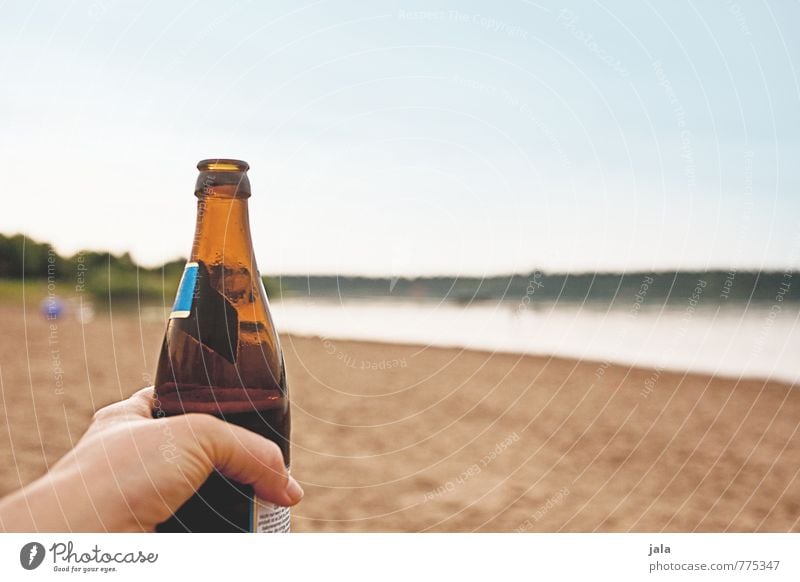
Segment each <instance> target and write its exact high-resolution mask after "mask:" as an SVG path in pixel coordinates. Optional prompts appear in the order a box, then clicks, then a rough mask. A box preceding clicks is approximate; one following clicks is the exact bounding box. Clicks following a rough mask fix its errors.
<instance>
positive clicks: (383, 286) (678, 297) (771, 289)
mask: <svg viewBox="0 0 800 582" xmlns="http://www.w3.org/2000/svg"><path fill="white" fill-rule="evenodd" d="M796 279H797V280H796ZM274 282H275V284H276V285H277V286H279V288H280V290H281V293H282V294H283V295H284V296H299V295H305V296H309V297H320V298H323V297H329V298H336V297H341V298H344V299H355V298H379V299H390V298H419V299H429V300H436V301H455V302H459V303H470V302H473V301H499V300H505V301H509V302H513V303H518V304H519V305H520V306H523V307H527V306H532V305H535V304H536V303H551V302H554V301H558V302H562V301H563V302H577V303H582V302H590V303H601V304H604V305H609V306H612V305H613V306H617V307H625V306H631V305H633V304H634V303H639V304H647V305H664V304H676V305H677V304H688V303H689V302H690V300H693V303H706V304H719V303H727V302H730V303H734V302H736V303H742V302H759V303H761V302H764V303H779V302H784V301H786V302H790V301H800V276H797V277H796V276H795V274H794V273H792V272H785V273H784V272H762V273H757V272H750V271H739V272H735V271H729V272H725V271H708V272H699V271H698V272H693V271H683V272H658V273H626V274H619V273H596V274H591V273H586V274H557V273H541V272H533V273H529V274H522V275H507V276H498V277H488V278H479V277H425V278H416V279H388V278H385V279H383V278H381V279H378V278H364V277H335V276H325V277H322V276H311V277H304V276H281V277H275V278H274ZM693 298H694V299H693Z"/></svg>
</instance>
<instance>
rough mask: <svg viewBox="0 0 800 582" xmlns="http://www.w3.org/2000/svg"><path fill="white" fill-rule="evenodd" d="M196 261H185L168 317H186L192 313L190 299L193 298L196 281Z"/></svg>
mask: <svg viewBox="0 0 800 582" xmlns="http://www.w3.org/2000/svg"><path fill="white" fill-rule="evenodd" d="M197 270H198V264H197V263H186V267H185V268H184V269H183V276H182V277H181V282H180V284H179V285H178V295H177V296H176V297H175V303H174V304H173V305H172V313H170V314H169V318H170V319H176V318H181V319H182V318H186V317H189V315H190V314H191V313H192V301H193V300H194V288H195V284H196V283H197Z"/></svg>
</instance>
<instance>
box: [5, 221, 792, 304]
mask: <svg viewBox="0 0 800 582" xmlns="http://www.w3.org/2000/svg"><path fill="white" fill-rule="evenodd" d="M184 264H185V259H178V260H175V261H171V262H168V263H165V264H164V265H162V266H160V267H156V268H144V267H141V266H139V265H137V264H136V263H135V262H134V261H133V259H132V258H131V257H130V255H129V254H127V253H126V254H122V255H114V254H111V253H108V252H106V253H103V252H97V251H83V252H79V253H76V254H75V255H72V256H70V257H64V256H61V255H59V254H58V253H57V252H56V251H55V250H54V249H53V247H52V246H51V245H49V244H47V243H41V242H36V241H33V240H31V239H30V238H28V237H25V236H23V235H14V236H4V235H0V279H5V280H17V281H18V280H20V279H22V278H23V277H24V278H25V279H26V281H28V282H30V283H32V284H33V283H36V282H40V283H46V284H48V285H50V284H53V285H55V286H56V287H57V288H58V290H59V293H62V294H67V295H74V294H78V293H87V294H89V295H91V296H92V297H94V298H95V299H97V300H100V301H108V300H128V299H130V300H134V299H138V300H155V299H158V300H159V301H165V302H167V303H169V302H171V301H172V298H173V297H174V295H175V290H176V289H177V286H178V281H179V280H180V277H181V273H182V271H183V267H184ZM264 284H265V286H266V287H267V292H268V293H269V295H270V296H271V297H273V298H277V297H312V298H343V299H367V298H369V299H425V300H435V301H455V302H459V303H470V302H474V301H509V302H512V303H516V304H518V305H519V306H522V307H529V306H535V305H536V304H537V303H550V302H554V301H559V302H562V301H563V302H578V303H581V302H589V303H597V304H603V305H609V306H612V305H613V306H617V307H625V306H632V305H634V304H646V305H664V304H675V305H679V304H689V303H690V302H693V303H698V304H699V303H706V304H721V303H728V302H730V303H733V302H736V303H743V302H759V303H772V304H775V303H781V302H797V301H800V275H797V274H795V273H793V272H791V271H788V272H760V273H759V272H752V271H738V272H737V271H728V272H726V271H707V272H700V271H697V272H694V271H681V272H657V273H625V274H619V273H597V274H591V273H581V274H557V273H542V272H538V271H537V272H533V273H529V274H515V275H506V276H495V277H488V278H480V277H449V276H448V277H421V278H414V279H408V278H397V279H390V278H369V277H352V276H351V277H344V276H341V277H340V276H333V275H330V276H323V275H314V276H298V275H291V276H277V275H276V276H271V277H269V278H265V279H264Z"/></svg>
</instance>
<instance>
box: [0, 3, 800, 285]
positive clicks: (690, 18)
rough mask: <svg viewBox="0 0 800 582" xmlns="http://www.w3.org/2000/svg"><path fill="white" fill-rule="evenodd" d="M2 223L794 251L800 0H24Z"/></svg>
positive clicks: (81, 232) (170, 248)
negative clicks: (224, 178) (225, 209)
mask: <svg viewBox="0 0 800 582" xmlns="http://www.w3.org/2000/svg"><path fill="white" fill-rule="evenodd" d="M3 14H4V18H3V20H2V21H0V106H1V107H2V116H0V168H1V169H2V173H3V178H4V185H5V191H6V193H5V199H6V204H5V205H4V210H3V212H2V213H0V231H2V232H6V233H10V232H20V231H21V232H25V233H27V234H29V235H31V236H34V237H36V238H39V239H43V240H50V241H53V242H54V243H55V244H56V246H57V248H58V249H59V250H61V251H63V252H67V253H69V252H74V251H76V250H78V249H80V248H84V247H88V248H96V249H111V250H113V251H131V252H132V253H133V255H134V256H135V257H136V258H137V259H139V260H140V261H143V262H144V263H147V264H157V263H159V262H161V261H163V260H166V259H171V258H174V257H176V256H181V255H183V256H185V255H186V254H187V253H188V250H189V247H190V244H191V238H192V234H193V228H194V219H195V216H194V212H195V208H194V198H193V197H192V187H193V184H194V179H195V172H196V170H195V167H194V166H195V164H196V162H197V161H198V160H200V159H202V158H205V157H217V156H222V157H238V158H242V159H245V160H247V161H248V162H250V165H251V167H252V170H251V181H252V184H253V189H254V195H253V198H252V199H251V220H252V227H253V233H254V240H255V245H256V251H257V255H258V258H259V264H260V267H261V270H262V271H263V272H265V273H279V272H280V273H331V272H335V273H360V274H389V275H415V274H432V273H449V274H470V275H474V274H494V273H504V272H510V271H527V270H530V269H533V268H542V269H547V270H572V271H585V270H620V269H626V270H633V269H667V268H718V267H720V268H725V267H737V268H778V269H782V268H787V267H798V266H800V81H798V78H799V77H800V71H798V67H799V66H800V65H799V64H798V63H799V62H800V38H799V37H798V35H797V34H795V32H796V30H795V29H796V24H797V23H798V22H800V4H798V3H796V2H792V3H789V2H766V3H764V2H753V3H750V2H748V3H745V2H719V3H714V4H713V5H710V4H705V3H703V4H701V3H696V4H693V3H689V2H669V3H666V2H661V3H655V2H642V3H631V2H603V3H599V2H557V3H547V2H537V3H534V2H522V1H510V2H505V3H496V2H402V3H400V2H309V3H304V2H269V3H258V2H238V3H237V2H231V3H214V2H186V3H184V2H173V3H170V2H150V3H139V2H122V1H115V0H95V1H94V2H89V3H77V2H76V3H71V4H70V3H67V2H39V3H38V4H37V3H29V2H13V1H12V2H10V3H9V2H6V3H5V4H3Z"/></svg>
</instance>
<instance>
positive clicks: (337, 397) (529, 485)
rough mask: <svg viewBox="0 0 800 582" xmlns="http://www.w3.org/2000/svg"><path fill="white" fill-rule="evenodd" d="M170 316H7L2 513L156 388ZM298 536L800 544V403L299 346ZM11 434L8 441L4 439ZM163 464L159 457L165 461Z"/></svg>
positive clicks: (622, 378)
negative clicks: (577, 534)
mask: <svg viewBox="0 0 800 582" xmlns="http://www.w3.org/2000/svg"><path fill="white" fill-rule="evenodd" d="M162 317H163V316H162V313H161V312H160V311H159V310H147V311H145V312H144V313H143V314H142V317H140V316H139V314H138V313H137V312H136V310H130V309H129V310H122V311H120V310H116V311H114V312H113V314H100V315H98V316H97V317H96V318H95V319H94V320H93V321H91V322H90V323H88V324H86V325H83V326H82V325H80V324H79V323H78V322H76V321H75V320H74V319H66V320H63V321H60V322H58V323H57V325H56V326H55V328H52V329H51V328H50V326H49V323H48V322H47V321H45V320H44V318H42V317H41V316H40V315H39V314H38V312H37V311H36V309H34V308H33V307H30V306H29V310H28V313H27V318H26V317H25V316H24V315H23V310H22V308H21V307H20V306H17V305H4V306H0V318H1V319H2V321H3V327H2V334H0V377H1V378H2V401H1V402H0V404H2V412H1V413H0V418H2V420H3V424H4V427H3V429H2V430H0V464H2V467H4V470H3V471H2V473H0V494H2V493H6V492H8V491H10V490H12V489H14V488H16V487H19V486H20V485H23V484H25V483H28V482H29V481H31V480H32V479H34V478H35V477H37V476H38V475H40V474H41V473H42V472H43V471H45V470H46V468H47V466H48V464H50V463H52V462H53V461H55V460H56V459H58V458H59V457H60V456H61V455H63V454H64V452H65V451H67V450H68V449H69V448H70V446H71V444H72V443H74V442H75V441H76V440H77V439H78V438H79V437H80V435H81V433H82V431H83V430H84V429H85V427H86V425H87V423H88V422H89V420H90V418H91V414H92V412H93V411H94V410H95V409H96V408H97V407H99V406H102V405H104V404H107V403H110V402H112V401H115V400H118V399H120V398H123V397H125V396H127V395H129V394H130V393H132V392H134V391H135V390H136V389H137V388H139V387H141V386H144V385H146V384H148V383H149V382H150V380H151V376H152V373H153V371H154V366H155V363H156V362H155V359H156V356H157V353H158V348H159V345H160V341H161V335H162V333H163V328H164V322H163V319H162ZM283 345H284V350H285V352H286V361H287V366H288V370H289V381H290V386H291V390H292V398H293V415H294V416H293V422H294V434H293V441H294V443H293V459H292V468H293V473H294V474H295V475H296V477H297V478H298V479H299V480H300V481H301V482H302V483H303V485H304V487H305V490H306V498H305V499H304V500H303V502H302V503H301V504H300V505H299V506H298V507H297V508H296V509H295V510H294V517H293V529H294V531H408V532H417V531H450V532H470V531H582V532H585V531H609V532H611V531H613V532H624V531H714V532H716V531H748V532H749V531H798V530H800V521H799V520H800V480H799V479H798V471H800V447H798V444H800V438H798V427H800V391H798V390H797V389H793V388H791V387H790V386H788V385H785V384H780V383H776V382H765V381H759V380H745V381H736V380H735V379H728V378H712V377H709V376H701V375H694V374H691V375H689V374H681V373H674V372H665V371H661V372H658V371H655V370H647V369H638V368H629V367H627V366H623V365H608V364H603V363H599V362H579V361H575V360H568V359H562V358H543V357H528V356H520V355H514V354H502V353H489V352H478V351H466V350H459V349H442V348H432V347H424V346H400V345H392V344H378V343H362V342H352V341H343V340H333V339H328V340H323V339H320V338H302V337H292V336H286V337H283ZM6 426H7V429H6ZM154 454H157V452H154Z"/></svg>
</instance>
